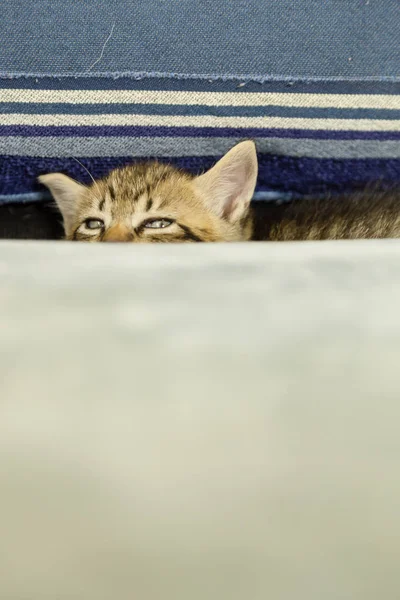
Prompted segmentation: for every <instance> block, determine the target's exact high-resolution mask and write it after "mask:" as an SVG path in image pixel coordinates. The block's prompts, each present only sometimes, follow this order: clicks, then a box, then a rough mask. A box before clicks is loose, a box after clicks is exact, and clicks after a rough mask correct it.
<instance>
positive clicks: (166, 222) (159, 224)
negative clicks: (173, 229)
mask: <svg viewBox="0 0 400 600" xmlns="http://www.w3.org/2000/svg"><path fill="white" fill-rule="evenodd" d="M172 223H173V221H172V220H171V219H152V220H150V221H146V223H145V224H144V226H145V227H146V228H149V229H164V227H169V226H170V225H172Z"/></svg>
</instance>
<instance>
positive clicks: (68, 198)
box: [38, 173, 85, 230]
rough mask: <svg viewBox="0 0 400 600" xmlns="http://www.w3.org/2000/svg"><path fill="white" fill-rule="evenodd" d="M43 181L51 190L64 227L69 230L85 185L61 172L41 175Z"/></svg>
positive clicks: (40, 178)
mask: <svg viewBox="0 0 400 600" xmlns="http://www.w3.org/2000/svg"><path fill="white" fill-rule="evenodd" d="M38 179H39V181H40V183H43V185H45V186H46V187H47V188H48V189H49V190H50V192H51V195H52V196H53V198H54V200H55V201H56V204H57V206H58V208H59V209H60V212H61V214H62V216H63V219H64V227H65V229H66V230H69V229H70V228H71V227H72V224H73V221H74V219H75V216H76V208H77V204H78V201H79V198H80V197H81V195H82V193H83V192H84V190H85V187H84V186H83V185H81V184H80V183H78V182H76V181H74V180H73V179H71V178H70V177H67V176H66V175H63V174H62V173H49V174H48V175H41V176H40V177H39V178H38Z"/></svg>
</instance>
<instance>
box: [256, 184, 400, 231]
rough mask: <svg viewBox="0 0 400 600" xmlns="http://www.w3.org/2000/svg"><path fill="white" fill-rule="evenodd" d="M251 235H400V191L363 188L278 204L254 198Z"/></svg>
mask: <svg viewBox="0 0 400 600" xmlns="http://www.w3.org/2000/svg"><path fill="white" fill-rule="evenodd" d="M251 210H252V213H253V227H252V239H254V240H270V241H277V242H281V241H294V240H299V241H300V240H344V239H368V238H399V237H400V191H399V190H398V189H397V190H396V189H392V190H384V189H379V188H377V187H373V188H366V189H365V190H362V191H358V192H355V193H353V194H349V195H338V196H326V197H324V198H319V199H314V198H309V199H300V200H295V201H293V202H288V203H284V204H280V205H271V204H270V203H268V204H267V203H265V202H262V203H258V202H254V203H253V204H252V207H251Z"/></svg>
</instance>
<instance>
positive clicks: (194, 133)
mask: <svg viewBox="0 0 400 600" xmlns="http://www.w3.org/2000/svg"><path fill="white" fill-rule="evenodd" d="M0 136H1V137H4V136H21V137H136V138H139V137H205V138H212V137H232V138H241V139H242V138H243V139H244V138H271V137H274V138H275V137H278V138H291V139H323V140H324V139H326V140H400V132H399V131H329V130H321V129H317V130H313V129H268V128H265V129H262V128H251V127H246V128H244V127H243V128H242V127H241V128H234V127H221V128H220V127H153V126H146V127H140V126H130V125H129V126H128V125H127V126H118V127H114V126H108V125H106V126H80V127H70V126H67V127H62V126H56V127H53V126H51V127H47V126H46V127H42V126H37V125H0Z"/></svg>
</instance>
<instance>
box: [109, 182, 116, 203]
mask: <svg viewBox="0 0 400 600" xmlns="http://www.w3.org/2000/svg"><path fill="white" fill-rule="evenodd" d="M108 191H109V193H110V199H111V202H114V200H115V188H114V184H113V182H112V181H111V182H110V184H109V186H108Z"/></svg>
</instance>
